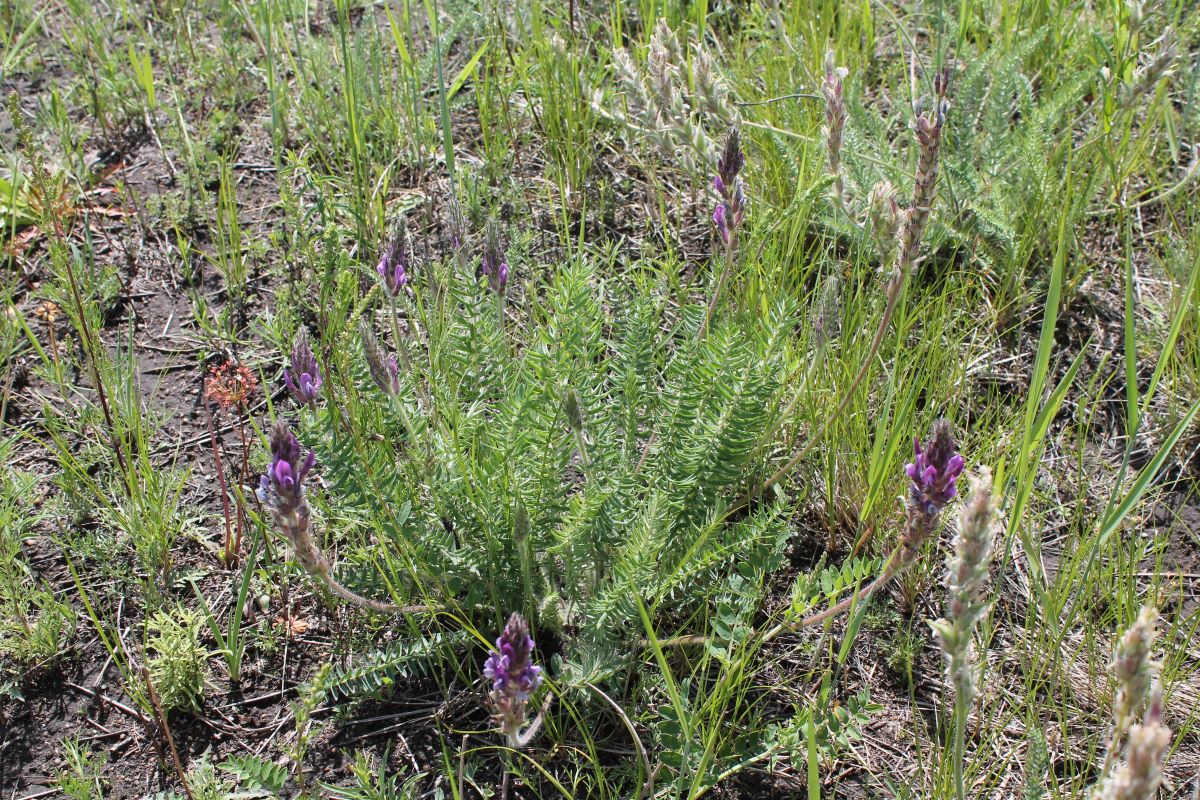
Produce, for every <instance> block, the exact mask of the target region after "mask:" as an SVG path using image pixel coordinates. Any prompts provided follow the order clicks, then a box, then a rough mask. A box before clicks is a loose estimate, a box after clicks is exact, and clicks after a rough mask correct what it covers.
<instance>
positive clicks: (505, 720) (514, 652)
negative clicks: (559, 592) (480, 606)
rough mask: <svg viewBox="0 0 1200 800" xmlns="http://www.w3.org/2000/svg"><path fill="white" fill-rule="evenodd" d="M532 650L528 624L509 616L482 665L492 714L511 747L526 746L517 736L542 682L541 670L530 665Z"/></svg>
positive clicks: (534, 665) (519, 736)
mask: <svg viewBox="0 0 1200 800" xmlns="http://www.w3.org/2000/svg"><path fill="white" fill-rule="evenodd" d="M533 648H534V643H533V639H532V637H530V635H529V624H528V623H526V622H525V619H524V618H523V617H522V616H521V615H520V614H517V613H513V615H512V616H510V617H509V618H508V624H507V625H505V626H504V632H503V633H501V634H500V637H499V638H498V639H496V649H495V650H493V651H492V652H491V653H490V654H489V655H488V658H487V661H485V662H484V665H483V674H484V676H485V677H487V679H488V680H489V681H491V683H492V690H491V692H490V694H489V695H488V699H489V702H490V704H491V707H492V713H493V714H494V715H495V717H496V721H497V723H498V724H499V726H500V730H501V732H502V733H504V735H505V736H506V737H508V741H509V745H510V746H511V747H521V746H523V745H524V744H525V743H526V742H525V741H523V737H522V735H521V728H522V727H523V726H524V725H525V712H526V705H527V704H528V702H529V698H530V696H531V695H532V694H533V693H534V691H536V690H537V687H538V686H539V685H540V684H541V682H542V668H541V667H539V666H537V665H536V664H534V663H533Z"/></svg>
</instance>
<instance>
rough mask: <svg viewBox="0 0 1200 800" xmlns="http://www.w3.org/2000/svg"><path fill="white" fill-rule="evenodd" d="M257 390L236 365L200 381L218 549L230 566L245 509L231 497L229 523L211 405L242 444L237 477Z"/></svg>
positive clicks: (216, 368) (246, 464) (246, 463)
mask: <svg viewBox="0 0 1200 800" xmlns="http://www.w3.org/2000/svg"><path fill="white" fill-rule="evenodd" d="M257 389H258V381H257V380H255V378H254V373H253V372H251V371H250V369H249V368H248V367H247V366H245V365H244V364H239V363H237V362H236V361H226V362H225V363H223V364H219V365H213V366H212V367H210V368H209V371H208V375H207V377H205V379H204V400H205V403H204V410H205V412H206V413H205V418H206V420H207V423H208V437H209V443H210V444H211V445H212V452H213V459H214V461H215V463H216V468H217V482H218V484H220V489H221V510H222V512H223V514H224V516H225V541H224V546H223V549H222V555H223V559H224V561H225V563H226V564H232V563H233V562H234V560H235V559H236V558H237V556H238V554H239V553H240V552H241V549H242V531H243V530H244V528H245V509H244V508H243V507H242V503H241V500H240V498H237V497H235V498H234V500H235V502H236V505H237V507H236V513H235V514H234V515H233V520H232V521H231V519H230V509H229V490H228V484H227V482H226V480H225V467H224V464H223V463H222V461H221V449H220V447H219V446H218V444H217V432H216V426H215V425H214V424H213V411H212V405H213V404H216V406H217V408H218V409H219V410H220V411H221V412H223V413H224V414H226V415H227V416H229V417H231V418H232V419H233V422H234V424H235V425H236V426H237V431H238V438H239V439H240V440H241V443H242V468H241V475H243V476H245V475H246V474H248V473H249V471H250V447H249V442H247V440H246V413H247V403H248V401H249V399H250V398H251V397H252V396H253V395H254V392H255V391H257Z"/></svg>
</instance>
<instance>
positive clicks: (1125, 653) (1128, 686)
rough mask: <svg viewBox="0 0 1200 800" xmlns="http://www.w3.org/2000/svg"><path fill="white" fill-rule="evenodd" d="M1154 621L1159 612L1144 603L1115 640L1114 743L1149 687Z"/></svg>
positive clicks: (1153, 669) (1152, 671) (1152, 670)
mask: <svg viewBox="0 0 1200 800" xmlns="http://www.w3.org/2000/svg"><path fill="white" fill-rule="evenodd" d="M1157 621H1158V612H1157V611H1156V610H1155V609H1154V608H1153V607H1151V606H1146V607H1145V608H1143V609H1142V610H1141V612H1140V613H1139V614H1138V618H1137V620H1136V621H1135V622H1134V623H1133V625H1131V626H1130V627H1129V630H1127V631H1125V635H1124V636H1122V637H1121V641H1120V642H1118V643H1117V649H1116V653H1115V654H1114V656H1113V673H1114V674H1115V675H1116V678H1117V694H1116V697H1115V698H1114V699H1113V734H1112V739H1113V740H1114V741H1113V745H1114V746H1115V745H1117V744H1119V742H1120V739H1121V737H1122V736H1124V735H1125V731H1126V730H1128V729H1129V725H1130V723H1132V722H1133V720H1134V718H1135V717H1136V716H1137V714H1138V713H1139V712H1140V711H1141V710H1142V708H1143V707H1144V706H1145V705H1146V700H1147V698H1148V697H1149V696H1150V687H1151V685H1152V684H1153V683H1154V675H1155V672H1156V671H1157V667H1158V665H1157V664H1155V662H1154V661H1152V660H1151V658H1150V653H1151V649H1152V648H1153V647H1154V638H1155V636H1156V635H1157V631H1156V630H1155V623H1156V622H1157Z"/></svg>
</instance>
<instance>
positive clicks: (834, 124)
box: [821, 50, 850, 209]
mask: <svg viewBox="0 0 1200 800" xmlns="http://www.w3.org/2000/svg"><path fill="white" fill-rule="evenodd" d="M849 74H850V71H849V70H848V69H846V68H845V67H839V66H836V62H835V61H834V55H833V51H832V50H829V51H827V52H826V53H825V78H824V80H822V81H821V94H822V95H823V96H824V98H825V128H824V133H825V149H826V152H827V155H828V157H829V174H830V175H831V176H832V177H833V188H832V190H831V191H832V194H833V201H834V203H836V204H837V206H838V207H839V208H842V209H844V208H845V205H846V199H845V184H844V181H843V178H842V134H843V132H844V131H845V128H846V97H845V88H844V86H843V81H844V80H845V78H846V76H847V75H849Z"/></svg>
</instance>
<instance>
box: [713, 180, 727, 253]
mask: <svg viewBox="0 0 1200 800" xmlns="http://www.w3.org/2000/svg"><path fill="white" fill-rule="evenodd" d="M717 180H720V178H717ZM728 213H729V212H728V210H727V208H726V206H725V204H724V203H719V204H718V205H717V207H716V208H714V209H713V215H712V219H713V224H714V225H716V226H717V235H718V236H720V237H721V241H722V242H724V243H725V244H729V221H728Z"/></svg>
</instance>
